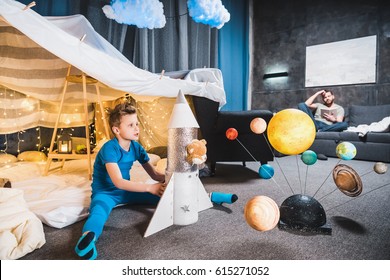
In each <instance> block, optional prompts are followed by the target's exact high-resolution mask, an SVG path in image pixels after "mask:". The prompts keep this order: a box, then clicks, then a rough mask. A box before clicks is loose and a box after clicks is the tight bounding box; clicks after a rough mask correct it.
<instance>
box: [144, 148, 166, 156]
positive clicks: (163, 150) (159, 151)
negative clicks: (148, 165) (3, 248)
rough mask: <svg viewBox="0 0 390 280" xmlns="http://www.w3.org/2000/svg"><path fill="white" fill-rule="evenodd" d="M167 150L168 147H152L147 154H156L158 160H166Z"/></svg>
mask: <svg viewBox="0 0 390 280" xmlns="http://www.w3.org/2000/svg"><path fill="white" fill-rule="evenodd" d="M167 150H168V147H166V146H158V147H153V148H151V149H149V150H148V151H147V152H148V153H149V154H156V155H158V156H159V157H160V158H166V157H167Z"/></svg>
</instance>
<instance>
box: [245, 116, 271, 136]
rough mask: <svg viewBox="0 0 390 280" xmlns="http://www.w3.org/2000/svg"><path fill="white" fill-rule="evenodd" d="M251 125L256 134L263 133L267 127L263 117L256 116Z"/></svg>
mask: <svg viewBox="0 0 390 280" xmlns="http://www.w3.org/2000/svg"><path fill="white" fill-rule="evenodd" d="M249 126H250V128H251V130H252V132H253V133H256V134H262V133H263V132H264V131H265V130H266V129H267V123H266V121H265V120H264V119H262V118H254V119H253V120H252V121H251V123H250V125H249Z"/></svg>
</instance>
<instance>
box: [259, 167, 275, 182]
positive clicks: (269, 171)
mask: <svg viewBox="0 0 390 280" xmlns="http://www.w3.org/2000/svg"><path fill="white" fill-rule="evenodd" d="M274 174H275V170H274V168H273V167H272V166H271V165H269V164H262V165H261V166H260V168H259V176H260V178H263V179H271V178H272V177H273V176H274Z"/></svg>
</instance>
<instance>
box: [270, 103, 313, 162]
mask: <svg viewBox="0 0 390 280" xmlns="http://www.w3.org/2000/svg"><path fill="white" fill-rule="evenodd" d="M267 135H268V140H269V142H270V143H271V145H272V147H273V148H274V149H275V150H277V151H278V152H280V153H282V154H285V155H298V154H300V153H302V152H304V151H306V150H307V149H308V148H310V146H311V145H312V144H313V142H314V139H315V136H316V129H315V126H314V122H313V120H312V119H311V118H310V117H309V116H308V115H307V114H306V113H304V112H302V111H300V110H298V109H285V110H282V111H280V112H278V113H276V114H275V115H274V116H273V117H272V119H271V120H270V122H269V123H268V129H267Z"/></svg>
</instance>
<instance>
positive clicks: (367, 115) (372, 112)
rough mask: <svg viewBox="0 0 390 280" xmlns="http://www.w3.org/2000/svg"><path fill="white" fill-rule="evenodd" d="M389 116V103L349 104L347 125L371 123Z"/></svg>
mask: <svg viewBox="0 0 390 280" xmlns="http://www.w3.org/2000/svg"><path fill="white" fill-rule="evenodd" d="M388 116H390V104H386V105H377V106H359V105H351V106H350V107H349V126H358V125H359V124H371V123H373V122H379V121H381V120H382V119H383V118H384V117H388Z"/></svg>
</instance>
